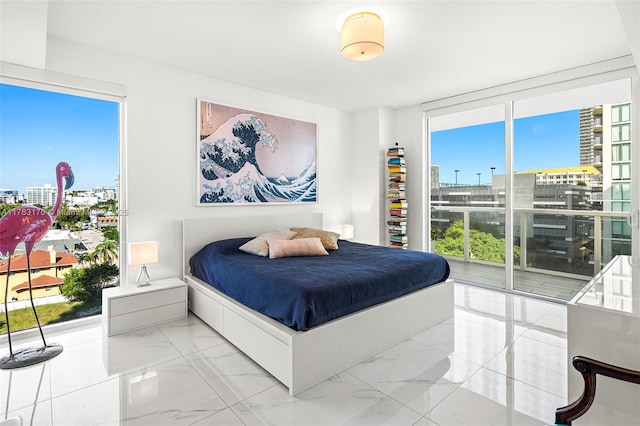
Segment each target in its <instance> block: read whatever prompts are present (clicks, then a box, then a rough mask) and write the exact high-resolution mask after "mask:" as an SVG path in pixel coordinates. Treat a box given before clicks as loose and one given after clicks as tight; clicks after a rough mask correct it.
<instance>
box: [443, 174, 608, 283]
mask: <svg viewBox="0 0 640 426" xmlns="http://www.w3.org/2000/svg"><path fill="white" fill-rule="evenodd" d="M585 168H586V167H585ZM573 169H575V168H572V167H570V168H566V169H554V170H551V169H550V170H548V171H547V172H549V173H545V172H543V171H530V172H522V173H516V174H515V175H514V205H515V207H516V208H517V209H520V210H522V213H521V215H522V216H519V217H520V220H518V221H516V225H515V226H514V238H515V240H516V241H517V245H518V246H520V248H521V252H522V253H523V256H524V260H523V262H526V263H527V264H529V265H530V266H533V267H536V266H540V267H541V266H542V265H546V266H547V267H550V266H551V265H553V269H554V270H557V271H563V272H566V273H571V274H576V275H585V276H588V275H590V273H591V271H592V270H593V267H592V266H591V265H592V263H593V260H592V258H591V255H592V253H593V239H592V238H593V219H592V217H590V216H589V215H588V214H585V216H578V215H565V214H557V215H556V214H549V213H544V214H542V213H535V209H544V210H550V209H562V210H585V211H590V210H594V209H593V202H592V191H593V190H594V189H593V188H592V187H591V186H589V185H586V184H585V183H584V179H585V178H587V177H588V176H589V175H590V174H595V175H597V171H594V170H590V169H588V170H586V171H582V170H581V171H579V172H578V171H574V170H573ZM553 176H556V177H557V178H558V180H560V181H565V183H550V182H552V181H553V180H552V179H555V178H553ZM596 190H599V189H596ZM431 204H432V205H433V206H438V207H443V208H445V209H446V208H447V207H467V208H469V209H470V214H469V219H468V220H470V221H471V224H470V226H471V227H474V226H480V227H482V226H481V225H480V223H487V224H490V225H491V226H492V229H494V232H495V234H497V235H495V236H496V237H501V238H504V235H505V232H504V214H503V213H502V212H500V211H485V212H479V211H476V212H473V209H474V208H479V207H485V208H486V207H499V208H504V207H505V177H504V175H494V176H493V179H492V184H491V185H465V186H456V187H451V186H443V187H441V188H438V189H432V191H431ZM463 219H464V217H463V213H462V212H457V211H455V209H454V212H448V211H446V210H442V211H434V212H432V214H431V221H432V226H433V227H434V228H436V229H440V231H441V232H444V231H445V230H446V229H447V228H448V227H449V226H450V225H451V222H452V221H454V220H463ZM523 224H524V225H523ZM525 244H526V246H524V245H525ZM523 247H524V248H525V249H526V250H523ZM525 255H526V256H525ZM541 269H543V268H542V267H541Z"/></svg>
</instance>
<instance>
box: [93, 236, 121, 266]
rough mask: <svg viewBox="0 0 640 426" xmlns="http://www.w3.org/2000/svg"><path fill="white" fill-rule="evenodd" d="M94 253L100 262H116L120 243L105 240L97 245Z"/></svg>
mask: <svg viewBox="0 0 640 426" xmlns="http://www.w3.org/2000/svg"><path fill="white" fill-rule="evenodd" d="M93 254H94V255H95V257H96V260H97V261H99V262H100V263H114V262H115V260H116V259H118V243H117V242H116V241H113V240H104V241H102V242H101V243H100V244H98V245H97V246H96V248H95V249H94V250H93Z"/></svg>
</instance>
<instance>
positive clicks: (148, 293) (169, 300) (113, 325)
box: [102, 278, 187, 336]
mask: <svg viewBox="0 0 640 426" xmlns="http://www.w3.org/2000/svg"><path fill="white" fill-rule="evenodd" d="M186 316H187V284H186V283H185V282H184V281H182V280H179V279H178V278H168V279H163V280H157V281H152V282H151V284H150V285H148V286H144V287H136V286H135V285H127V286H120V287H112V288H106V289H104V290H103V291H102V321H103V327H104V330H105V332H106V334H107V336H112V335H114V334H119V333H126V332H128V331H132V330H136V329H139V328H143V327H148V326H151V325H156V324H161V323H163V322H168V321H173V320H176V319H180V318H185V317H186Z"/></svg>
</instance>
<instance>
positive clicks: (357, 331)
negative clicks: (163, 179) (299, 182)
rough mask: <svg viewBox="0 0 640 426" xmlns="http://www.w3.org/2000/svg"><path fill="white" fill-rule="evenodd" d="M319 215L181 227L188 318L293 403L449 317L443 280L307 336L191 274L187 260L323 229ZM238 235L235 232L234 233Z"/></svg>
mask: <svg viewBox="0 0 640 426" xmlns="http://www.w3.org/2000/svg"><path fill="white" fill-rule="evenodd" d="M322 225H323V224H322V214H321V213H302V214H300V213H298V214H287V215H268V216H259V217H255V216H251V217H228V218H218V217H216V218H198V219H185V220H184V222H183V249H184V251H183V256H184V258H183V264H184V268H185V269H184V278H185V281H186V282H187V284H188V287H189V310H191V312H193V313H194V314H195V315H196V316H198V317H199V318H200V319H202V320H203V321H205V322H206V323H207V324H209V325H210V326H211V327H212V328H213V329H215V330H216V331H217V332H218V333H220V334H221V335H222V336H223V337H224V338H225V339H227V340H228V341H229V342H231V343H232V344H233V345H235V346H236V347H237V348H239V349H240V350H241V351H242V352H244V353H245V354H246V355H248V356H249V357H250V358H252V359H253V360H254V361H255V362H257V363H258V364H259V365H260V366H262V367H263V368H264V369H265V370H267V371H268V372H269V373H270V374H272V375H273V376H274V377H275V378H276V379H278V380H279V381H280V382H282V383H283V384H284V385H285V386H286V387H288V388H289V393H290V394H291V395H296V394H298V393H300V392H302V391H304V390H306V389H309V388H310V387H312V386H314V385H316V384H318V383H320V382H323V381H324V380H326V379H328V378H330V377H333V376H334V375H336V374H338V373H340V372H342V371H344V370H346V369H348V368H350V367H352V366H354V365H356V364H358V363H360V362H362V361H364V360H365V359H367V358H369V357H371V356H373V355H375V354H377V353H379V352H381V351H383V350H385V349H387V348H389V347H391V346H393V345H396V344H398V343H400V342H402V341H403V340H406V339H408V338H410V337H412V336H414V335H416V334H418V333H420V332H421V331H424V330H426V329H428V328H430V327H432V326H433V325H435V324H437V323H439V322H442V321H444V320H446V319H447V318H449V317H451V316H453V281H452V280H447V281H444V282H441V283H438V284H435V285H432V286H430V287H428V288H426V289H423V290H419V291H416V292H413V293H411V294H409V295H406V296H403V297H400V298H398V299H394V300H392V301H389V302H386V303H383V304H380V305H376V306H373V307H370V308H367V309H364V310H361V311H358V312H355V313H353V314H350V315H348V316H346V317H342V318H339V319H336V320H333V321H330V322H328V323H325V324H322V325H319V326H317V327H314V328H312V329H310V330H307V331H304V332H302V331H295V330H293V329H291V328H289V327H286V326H284V325H282V324H280V323H279V322H277V321H275V320H273V319H271V318H269V317H267V316H265V315H262V314H260V313H258V312H256V311H254V310H252V309H249V308H247V307H246V306H244V305H242V304H240V303H238V302H236V301H235V300H233V299H231V298H230V297H228V296H226V295H224V294H223V293H221V292H219V291H217V290H216V289H214V288H213V287H211V286H210V285H208V284H206V283H204V282H203V281H201V280H200V279H198V278H196V277H193V276H191V274H190V273H189V264H188V263H189V259H190V258H191V256H192V255H193V254H195V253H196V252H197V251H198V250H200V249H201V248H202V247H203V246H204V245H206V244H207V243H209V242H212V241H217V240H222V239H226V238H234V237H249V236H255V235H259V234H261V233H264V232H268V231H271V230H275V229H287V228H289V227H292V226H309V227H314V228H320V229H322ZM238 230H240V231H238Z"/></svg>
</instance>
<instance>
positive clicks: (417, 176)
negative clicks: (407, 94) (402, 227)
mask: <svg viewBox="0 0 640 426" xmlns="http://www.w3.org/2000/svg"><path fill="white" fill-rule="evenodd" d="M396 129H397V138H398V140H399V141H400V144H401V145H404V150H405V158H406V164H407V185H406V188H407V203H408V204H409V209H408V211H407V235H408V236H409V248H410V249H412V250H426V249H427V246H426V241H425V233H426V226H425V221H426V220H427V218H425V217H424V214H425V207H426V196H425V187H424V184H423V183H424V182H426V173H427V172H428V168H427V166H426V156H425V150H426V147H425V142H424V137H423V135H422V111H421V110H420V108H419V107H418V106H411V107H406V108H401V109H399V110H397V112H396Z"/></svg>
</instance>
